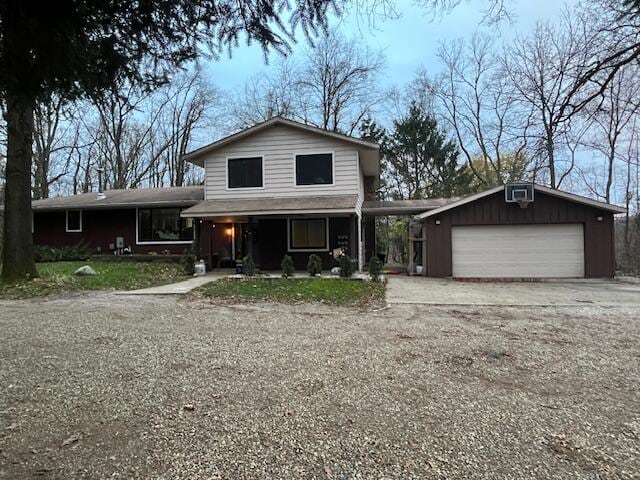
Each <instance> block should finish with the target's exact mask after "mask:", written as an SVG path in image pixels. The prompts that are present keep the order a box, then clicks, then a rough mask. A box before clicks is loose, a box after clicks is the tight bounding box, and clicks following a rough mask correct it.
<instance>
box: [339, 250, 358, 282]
mask: <svg viewBox="0 0 640 480" xmlns="http://www.w3.org/2000/svg"><path fill="white" fill-rule="evenodd" d="M338 263H339V265H340V276H341V277H343V278H351V276H352V275H353V272H354V271H355V268H354V267H353V260H351V257H349V255H342V256H341V257H340V259H339V260H338Z"/></svg>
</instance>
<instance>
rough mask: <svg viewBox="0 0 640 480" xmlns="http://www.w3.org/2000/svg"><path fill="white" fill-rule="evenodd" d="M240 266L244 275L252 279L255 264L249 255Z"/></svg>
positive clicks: (254, 272)
mask: <svg viewBox="0 0 640 480" xmlns="http://www.w3.org/2000/svg"><path fill="white" fill-rule="evenodd" d="M242 266H243V268H244V274H245V275H246V276H248V277H253V276H254V275H255V274H256V264H255V263H253V258H251V255H247V256H246V257H244V258H243V259H242Z"/></svg>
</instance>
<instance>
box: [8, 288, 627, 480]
mask: <svg viewBox="0 0 640 480" xmlns="http://www.w3.org/2000/svg"><path fill="white" fill-rule="evenodd" d="M0 329H1V331H2V332H3V334H2V336H3V338H2V342H0V392H1V394H0V478H3V479H4V478H6V479H22V478H44V479H52V478H56V479H70V478H87V479H102V478H141V479H142V478H144V479H148V478H161V479H205V478H206V479H214V478H225V479H243V478H255V479H271V478H286V479H290V478H295V479H317V478H330V479H341V480H342V479H368V478H376V479H378V478H380V479H381V478H385V479H390V478H402V479H410V478H436V479H440V478H441V479H445V478H446V479H450V478H453V479H463V478H474V479H475V478H486V479H489V478H500V479H510V478H511V479H522V478H540V479H549V478H557V479H561V478H562V479H564V478H599V479H603V478H634V475H637V474H638V472H639V471H640V460H639V459H640V452H639V445H640V410H639V409H638V402H639V395H638V384H639V382H640V310H639V309H638V308H637V307H635V306H630V305H622V306H619V307H617V308H611V307H601V306H598V305H583V306H580V307H572V308H565V307H551V308H536V307H527V308H516V307H484V306H467V307H439V306H430V305H396V306H392V307H390V308H386V309H382V310H379V311H369V312H359V311H354V310H348V309H336V308H328V307H323V306H298V307H287V306H279V305H255V306H233V305H231V306H229V305H228V306H216V305H211V304H205V303H185V302H183V301H176V299H175V298H168V297H139V298H136V301H135V302H132V301H131V299H130V298H126V297H121V296H115V295H106V294H90V295H86V296H79V297H74V298H67V299H60V300H55V301H46V302H45V301H30V302H24V301H23V302H0ZM186 405H190V406H189V407H187V408H186V409H185V406H186ZM635 478H637V477H635Z"/></svg>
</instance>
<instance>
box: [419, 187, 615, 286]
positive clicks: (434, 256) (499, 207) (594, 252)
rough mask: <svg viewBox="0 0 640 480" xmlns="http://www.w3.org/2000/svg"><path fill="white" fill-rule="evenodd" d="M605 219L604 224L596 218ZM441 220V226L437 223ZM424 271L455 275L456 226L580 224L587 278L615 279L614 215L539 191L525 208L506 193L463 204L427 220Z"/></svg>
mask: <svg viewBox="0 0 640 480" xmlns="http://www.w3.org/2000/svg"><path fill="white" fill-rule="evenodd" d="M599 216H600V217H602V218H603V220H602V221H601V222H599V221H597V217H599ZM436 219H437V220H440V225H436V224H435V221H436ZM425 222H426V223H425V230H426V240H427V245H426V249H427V255H426V265H425V266H424V268H425V272H426V274H427V275H428V276H431V277H450V276H451V275H452V258H451V227H452V226H457V225H519V224H550V223H581V224H583V225H584V256H585V277H591V278H597V277H613V276H614V274H615V243H614V231H613V214H611V213H609V212H605V211H602V210H598V209H597V208H594V207H590V206H587V205H582V204H579V203H574V202H569V201H567V200H563V199H560V198H557V197H554V196H551V195H545V194H544V193H541V192H538V191H536V194H535V201H534V202H533V203H532V204H530V205H529V206H528V207H527V208H526V209H521V208H520V207H519V206H518V205H516V204H513V203H506V202H505V201H504V192H498V193H496V194H494V195H490V196H488V197H485V198H482V199H480V200H477V201H475V202H472V203H468V204H466V205H462V206H460V207H458V208H454V209H452V210H449V211H447V212H444V213H442V214H441V215H439V216H435V217H429V218H427V219H426V220H425Z"/></svg>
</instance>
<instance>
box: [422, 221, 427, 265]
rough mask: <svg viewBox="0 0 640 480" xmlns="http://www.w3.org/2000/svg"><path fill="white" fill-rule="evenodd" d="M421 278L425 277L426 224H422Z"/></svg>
mask: <svg viewBox="0 0 640 480" xmlns="http://www.w3.org/2000/svg"><path fill="white" fill-rule="evenodd" d="M422 276H423V277H426V276H427V222H425V221H423V222H422Z"/></svg>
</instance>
